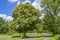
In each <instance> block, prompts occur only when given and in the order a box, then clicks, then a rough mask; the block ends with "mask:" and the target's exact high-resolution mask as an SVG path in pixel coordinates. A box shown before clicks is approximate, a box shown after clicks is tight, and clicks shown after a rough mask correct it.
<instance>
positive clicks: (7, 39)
mask: <svg viewBox="0 0 60 40" xmlns="http://www.w3.org/2000/svg"><path fill="white" fill-rule="evenodd" d="M0 40H21V38H12V37H11V36H0Z"/></svg>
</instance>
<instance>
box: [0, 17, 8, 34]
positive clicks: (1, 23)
mask: <svg viewBox="0 0 60 40" xmlns="http://www.w3.org/2000/svg"><path fill="white" fill-rule="evenodd" d="M8 30H9V28H8V23H7V22H5V20H3V18H0V33H1V34H2V33H3V34H5V33H7V32H8Z"/></svg>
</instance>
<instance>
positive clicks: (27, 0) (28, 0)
mask: <svg viewBox="0 0 60 40" xmlns="http://www.w3.org/2000/svg"><path fill="white" fill-rule="evenodd" d="M26 2H29V3H30V4H31V2H30V0H26V1H25V2H22V4H25V3H26Z"/></svg>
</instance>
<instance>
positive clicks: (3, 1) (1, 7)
mask: <svg viewBox="0 0 60 40" xmlns="http://www.w3.org/2000/svg"><path fill="white" fill-rule="evenodd" d="M19 1H20V2H24V1H25V0H19ZM30 1H31V3H32V2H33V1H34V0H30ZM17 3H18V1H16V2H12V1H9V0H0V14H6V15H7V16H10V15H12V12H13V10H14V9H15V8H16V6H17Z"/></svg>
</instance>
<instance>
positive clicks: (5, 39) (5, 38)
mask: <svg viewBox="0 0 60 40" xmlns="http://www.w3.org/2000/svg"><path fill="white" fill-rule="evenodd" d="M20 35H21V34H20ZM39 35H40V34H38V33H27V36H29V37H30V36H39ZM12 36H13V35H7V34H1V35H0V40H22V39H23V38H21V37H17V38H12ZM14 36H17V34H14ZM59 36H60V35H56V36H54V37H50V40H56V39H57V38H58V37H59ZM44 39H45V37H40V38H35V39H34V40H44Z"/></svg>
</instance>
